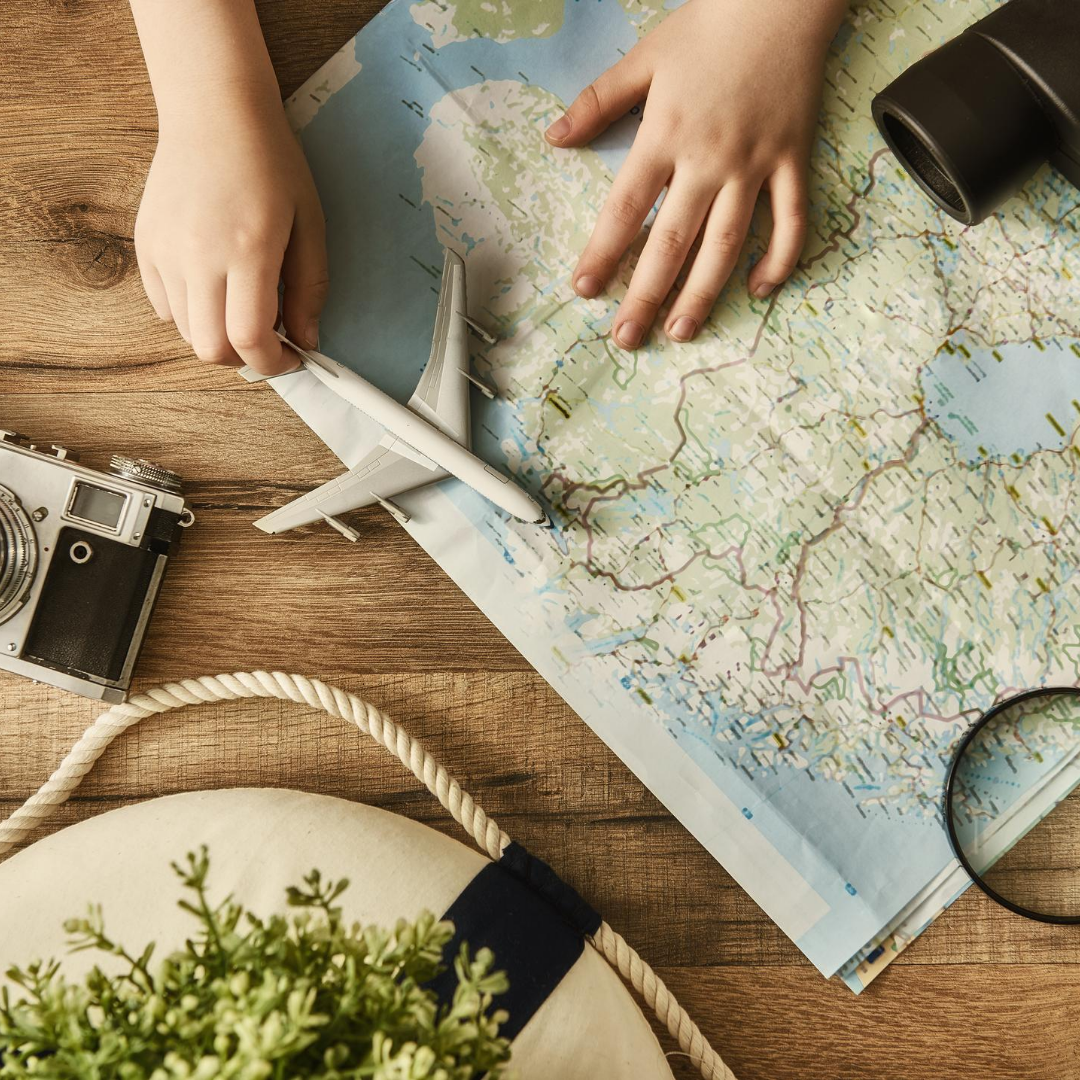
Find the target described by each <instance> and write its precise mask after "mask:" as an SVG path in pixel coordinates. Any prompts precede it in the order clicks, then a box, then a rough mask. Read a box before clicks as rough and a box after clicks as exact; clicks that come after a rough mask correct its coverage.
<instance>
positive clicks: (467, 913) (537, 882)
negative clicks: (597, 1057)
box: [427, 843, 600, 1039]
mask: <svg viewBox="0 0 1080 1080" xmlns="http://www.w3.org/2000/svg"><path fill="white" fill-rule="evenodd" d="M443 918H444V919H449V920H450V921H451V922H452V923H453V924H454V936H453V938H452V939H451V941H450V942H449V943H448V944H447V946H446V948H445V949H444V950H443V963H444V964H445V965H446V967H445V970H444V971H443V972H442V973H441V974H440V975H438V976H436V977H435V978H434V979H432V980H431V982H429V983H428V984H427V986H428V988H429V989H430V990H433V991H434V992H435V995H436V997H437V998H438V1000H439V1003H440V1004H442V1005H449V1004H450V1003H451V1001H452V1000H453V997H454V989H455V987H456V986H457V976H456V975H455V973H454V960H455V959H456V958H457V956H458V954H459V953H460V951H461V945H462V942H468V944H469V952H470V954H472V955H475V954H476V953H477V952H478V951H479V950H480V949H483V948H488V949H491V951H492V952H493V953H494V954H495V967H496V968H498V969H499V970H501V971H505V972H506V974H507V978H508V979H509V982H510V989H509V990H508V991H507V992H506V993H505V994H500V995H499V996H498V997H497V998H496V999H495V1002H494V1005H495V1007H496V1008H498V1009H505V1010H506V1011H507V1012H508V1013H509V1016H510V1018H509V1020H507V1022H506V1023H505V1024H503V1026H502V1027H501V1028H500V1030H499V1034H500V1035H502V1036H503V1037H504V1038H507V1039H513V1038H515V1037H516V1036H517V1035H518V1034H519V1033H520V1032H521V1030H522V1028H524V1027H525V1025H526V1024H527V1023H528V1022H529V1020H530V1019H532V1017H533V1015H534V1014H535V1013H536V1010H537V1009H539V1008H540V1006H541V1005H543V1003H544V1002H545V1001H547V999H548V997H549V996H550V995H551V992H552V991H553V990H554V989H555V987H556V986H558V985H559V983H560V982H561V981H562V979H563V976H564V975H566V973H567V972H568V971H569V970H570V969H571V968H572V967H573V966H574V964H575V963H576V962H577V958H578V957H579V956H580V955H581V953H582V950H583V949H584V947H585V936H586V935H591V934H595V933H596V931H597V930H598V929H599V928H600V915H599V914H598V913H597V912H596V911H594V910H593V909H592V908H591V907H589V905H588V904H586V903H585V901H584V900H583V899H582V898H581V897H580V896H579V895H578V893H577V892H575V891H574V889H572V888H571V887H570V886H569V885H567V884H566V883H565V882H564V881H562V879H561V878H559V876H558V875H557V874H556V873H555V871H554V870H552V869H551V867H549V866H548V865H547V863H545V862H543V861H542V860H540V859H536V858H534V857H533V856H531V855H530V854H529V853H528V852H527V851H526V850H525V849H524V848H523V847H521V846H520V845H519V844H514V843H511V844H510V845H509V846H508V847H507V848H506V850H505V851H504V852H503V855H502V858H501V859H500V860H499V861H498V862H497V863H489V864H488V865H487V866H485V867H484V868H483V869H482V870H481V871H480V872H479V873H478V874H477V875H476V877H474V878H473V879H472V881H470V882H469V884H468V885H467V886H466V887H465V889H464V891H463V892H462V893H461V895H460V896H459V897H458V898H457V899H456V900H455V901H454V902H453V903H452V904H451V905H450V907H449V908H448V909H447V911H446V913H445V915H444V916H443Z"/></svg>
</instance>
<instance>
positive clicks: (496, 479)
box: [290, 343, 547, 525]
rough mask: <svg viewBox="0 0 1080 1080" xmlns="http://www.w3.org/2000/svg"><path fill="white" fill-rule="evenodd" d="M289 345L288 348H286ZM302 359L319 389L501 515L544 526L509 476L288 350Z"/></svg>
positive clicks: (344, 373)
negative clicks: (326, 390) (320, 385)
mask: <svg viewBox="0 0 1080 1080" xmlns="http://www.w3.org/2000/svg"><path fill="white" fill-rule="evenodd" d="M290 344H291V343H290ZM292 347H293V348H294V349H296V351H297V352H298V353H299V354H300V355H301V356H302V357H303V358H304V367H306V368H307V370H308V371H310V372H311V373H312V375H314V376H315V378H317V379H318V380H319V381H320V382H321V383H323V385H325V386H327V387H329V388H330V389H331V390H333V391H334V393H335V394H337V395H338V396H339V397H341V398H343V399H344V400H346V401H348V402H349V404H350V405H353V406H355V407H356V408H357V409H359V410H360V411H361V412H362V413H364V415H365V416H369V417H370V418H371V419H372V420H374V421H375V423H377V424H378V425H379V426H380V427H382V428H385V429H386V430H387V431H388V432H389V433H390V434H391V435H393V436H395V437H396V438H398V439H400V440H401V441H402V442H403V443H405V445H406V446H407V447H409V448H411V449H412V450H414V451H416V452H417V453H418V454H420V455H421V456H422V457H423V458H427V459H428V460H429V461H430V462H431V464H432V469H433V471H434V469H435V467H441V468H443V469H445V470H446V471H447V472H448V473H450V474H451V475H452V476H455V477H457V479H458V480H460V481H461V482H462V483H463V484H467V485H468V486H469V487H471V488H472V489H473V490H474V491H476V492H478V493H479V494H480V495H483V496H484V498H485V499H488V500H489V501H490V502H492V503H494V504H495V505H496V506H497V507H499V509H500V510H505V511H506V512H507V513H508V514H510V515H512V516H513V517H516V518H518V519H519V520H521V521H527V522H530V523H532V524H535V525H540V524H543V523H545V522H546V521H547V513H546V512H545V510H544V508H543V507H542V506H541V505H540V504H539V503H538V502H537V501H536V500H535V499H534V498H533V497H532V496H531V495H529V494H528V493H527V492H525V491H523V490H522V489H521V488H520V487H518V485H517V484H515V483H514V481H513V480H511V479H510V478H509V477H508V476H504V475H503V474H502V473H501V472H499V470H498V469H495V468H493V467H492V466H491V465H488V464H487V462H485V461H483V460H481V459H480V458H478V457H477V456H476V455H475V454H474V453H472V451H471V450H468V449H466V447H464V446H462V445H461V443H459V442H456V441H455V440H454V439H452V438H450V436H449V435H446V434H444V433H443V432H442V431H440V430H439V429H438V428H437V427H435V426H434V425H433V424H431V423H429V422H428V421H427V420H425V419H423V418H422V417H420V416H417V414H416V413H414V412H413V411H412V409H410V408H409V407H408V406H407V405H403V404H401V402H400V401H397V400H395V399H394V398H392V397H391V396H390V395H389V394H385V393H383V391H382V390H380V389H379V388H378V387H377V386H373V385H372V384H371V383H369V382H368V381H367V379H365V378H363V377H362V376H360V375H357V374H356V372H355V371H353V370H352V369H351V368H347V367H345V365H344V364H339V363H338V362H337V361H336V360H333V359H331V358H330V357H329V356H324V355H323V354H322V353H318V352H314V351H306V350H301V349H299V348H297V347H296V346H292Z"/></svg>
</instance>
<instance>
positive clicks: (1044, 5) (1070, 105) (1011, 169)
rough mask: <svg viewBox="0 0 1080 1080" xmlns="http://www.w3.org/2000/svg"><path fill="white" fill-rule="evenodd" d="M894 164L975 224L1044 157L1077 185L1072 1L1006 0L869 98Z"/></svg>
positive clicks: (1076, 52)
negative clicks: (896, 158)
mask: <svg viewBox="0 0 1080 1080" xmlns="http://www.w3.org/2000/svg"><path fill="white" fill-rule="evenodd" d="M873 113H874V119H875V120H876V121H877V125H878V128H879V129H880V130H881V134H882V135H883V136H884V138H885V141H886V142H887V143H888V144H889V148H890V149H891V150H892V151H893V152H894V153H895V154H896V156H897V157H898V158H899V159H900V164H901V165H903V166H904V168H905V169H907V171H908V172H909V173H910V174H911V175H912V176H913V177H914V178H915V181H916V182H917V183H918V185H919V187H921V188H922V189H923V191H925V192H926V194H927V195H929V196H930V198H931V199H933V200H934V202H936V203H937V204H938V206H940V207H941V208H942V209H943V210H945V211H946V212H947V213H949V214H951V215H952V216H953V217H954V218H956V219H957V220H958V221H962V222H964V223H965V224H967V225H974V224H976V223H978V222H980V221H982V220H983V219H984V218H986V217H988V216H989V215H990V214H991V213H992V212H993V211H994V210H995V209H996V208H997V207H998V206H999V205H1000V204H1001V203H1002V202H1004V201H1005V199H1006V198H1008V197H1009V196H1010V195H1012V194H1013V193H1014V192H1016V191H1017V190H1019V188H1020V187H1021V186H1022V185H1023V184H1024V183H1025V181H1027V180H1028V178H1029V177H1030V176H1032V174H1033V173H1034V172H1035V170H1036V169H1037V168H1038V167H1039V166H1040V165H1042V164H1043V163H1044V162H1045V161H1047V160H1049V161H1050V162H1051V163H1052V164H1053V165H1054V166H1056V168H1057V169H1059V170H1060V172H1061V173H1062V175H1064V176H1065V178H1066V179H1068V180H1069V181H1071V182H1072V183H1073V184H1075V185H1076V186H1077V187H1080V2H1078V0H1009V2H1008V3H1007V4H1003V5H1002V6H1001V7H999V8H996V9H995V10H994V11H993V12H991V13H990V14H989V15H987V16H986V18H984V19H983V20H982V21H981V22H977V23H975V25H974V26H971V27H969V28H968V29H967V30H965V31H964V33H962V34H961V35H960V36H959V37H957V38H954V39H953V40H952V41H950V42H949V43H948V44H947V45H944V46H942V47H941V48H940V49H938V50H936V51H935V52H932V53H930V55H929V56H926V57H923V59H922V60H920V61H919V62H918V63H917V64H913V65H912V66H911V67H910V68H908V70H907V71H905V72H904V73H903V74H902V75H900V77H899V78H897V79H896V80H895V81H894V82H893V83H892V84H891V85H890V86H888V87H887V88H886V89H885V90H883V91H882V92H881V93H880V94H878V96H877V97H876V98H874V103H873Z"/></svg>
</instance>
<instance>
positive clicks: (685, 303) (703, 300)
mask: <svg viewBox="0 0 1080 1080" xmlns="http://www.w3.org/2000/svg"><path fill="white" fill-rule="evenodd" d="M756 201H757V192H756V190H755V189H754V188H753V187H751V186H750V185H748V184H738V183H734V182H733V183H729V184H725V185H724V186H723V187H722V188H721V189H720V194H719V195H717V196H716V199H715V200H714V201H713V204H712V207H711V208H710V210H709V213H708V216H707V217H706V219H705V229H704V232H703V233H702V237H701V246H700V247H699V248H698V251H697V254H696V255H695V256H694V261H693V263H692V264H691V266H690V273H689V274H687V276H686V284H685V285H684V286H683V287H682V288H681V289H680V290H679V295H678V296H676V297H675V302H674V303H673V304H672V305H671V312H670V313H669V314H668V317H667V324H666V330H667V335H668V337H670V338H671V339H672V340H673V341H689V340H690V339H691V338H692V337H694V336H695V335H696V334H697V332H698V330H700V329H701V325H702V323H704V322H705V320H706V319H707V318H708V317H709V312H710V311H712V309H713V305H714V304H715V303H716V298H717V297H718V296H719V295H720V290H721V289H723V287H724V286H725V285H726V284H727V280H728V278H729V277H731V272H732V270H734V269H735V264H736V263H737V262H738V261H739V253H740V252H741V251H742V246H743V242H744V241H745V240H746V233H747V230H748V229H749V228H750V219H751V217H753V214H754V203H755V202H756Z"/></svg>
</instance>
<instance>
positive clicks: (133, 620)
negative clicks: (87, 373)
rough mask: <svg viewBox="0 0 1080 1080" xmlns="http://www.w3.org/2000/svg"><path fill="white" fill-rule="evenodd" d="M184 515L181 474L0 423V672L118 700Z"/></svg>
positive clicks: (184, 523)
mask: <svg viewBox="0 0 1080 1080" xmlns="http://www.w3.org/2000/svg"><path fill="white" fill-rule="evenodd" d="M193 520H194V517H193V515H192V513H191V510H190V509H189V508H188V506H187V504H186V502H185V501H184V497H183V495H182V494H181V492H180V480H179V478H178V477H177V476H176V475H175V474H173V473H170V472H168V471H167V470H165V469H161V468H159V467H158V466H156V465H152V464H151V463H150V462H146V461H142V460H140V459H136V458H125V457H120V456H116V457H114V458H113V459H112V464H111V465H110V472H109V473H108V474H106V473H101V472H96V471H94V470H93V469H87V468H85V467H83V466H81V465H79V464H77V459H76V458H75V455H73V454H72V453H71V452H70V451H68V450H66V449H64V448H63V447H57V446H54V447H52V450H51V452H48V451H43V450H40V449H39V448H38V447H36V446H33V445H30V444H28V443H27V441H26V440H25V439H24V438H23V437H22V436H19V435H16V434H15V433H14V432H7V431H0V670H4V671H11V672H14V673H16V674H18V675H25V676H27V677H28V678H31V679H34V680H36V681H38V682H43V683H48V684H50V685H52V686H57V687H60V688H61V689H64V690H72V691H74V692H75V693H77V694H82V695H84V696H85V697H91V698H97V699H99V700H101V701H107V702H110V703H116V702H119V701H123V700H124V698H125V696H126V692H127V688H128V686H129V684H130V682H131V673H132V669H133V668H134V666H135V661H136V658H137V657H138V654H139V648H140V646H141V645H142V641H143V637H144V635H145V633H146V628H147V625H148V623H149V620H150V612H151V609H152V608H153V605H154V601H155V600H156V599H157V595H158V590H159V589H160V587H161V582H162V577H163V575H164V573H165V567H166V565H167V563H168V561H169V557H170V556H171V555H172V554H173V553H174V552H175V550H176V547H177V545H178V543H179V539H180V536H181V534H182V532H183V529H184V528H185V527H186V526H187V525H190V524H191V523H192V521H193Z"/></svg>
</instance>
